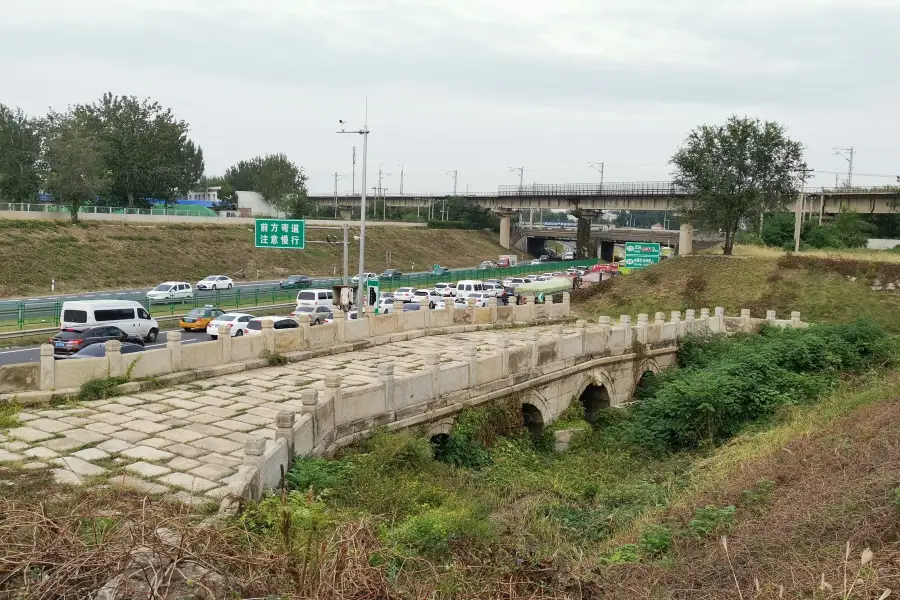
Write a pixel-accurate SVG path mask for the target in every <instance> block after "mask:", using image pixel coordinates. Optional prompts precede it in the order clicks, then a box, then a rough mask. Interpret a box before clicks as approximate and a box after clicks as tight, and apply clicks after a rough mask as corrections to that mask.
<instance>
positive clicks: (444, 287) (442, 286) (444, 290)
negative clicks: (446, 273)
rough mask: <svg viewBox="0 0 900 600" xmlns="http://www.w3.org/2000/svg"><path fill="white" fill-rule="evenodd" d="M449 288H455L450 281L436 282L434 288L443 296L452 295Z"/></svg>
mask: <svg viewBox="0 0 900 600" xmlns="http://www.w3.org/2000/svg"><path fill="white" fill-rule="evenodd" d="M448 288H449V290H453V288H451V287H450V284H449V283H436V284H434V290H435V291H436V292H437V293H438V294H440V295H441V296H450V295H451V293H450V291H448Z"/></svg>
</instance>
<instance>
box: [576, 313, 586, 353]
mask: <svg viewBox="0 0 900 600" xmlns="http://www.w3.org/2000/svg"><path fill="white" fill-rule="evenodd" d="M575 333H577V334H578V338H579V339H580V340H581V342H580V343H581V348H580V350H579V352H578V354H579V355H582V354H584V352H585V345H586V344H585V341H586V340H585V338H586V337H587V321H585V320H584V319H578V320H577V321H575Z"/></svg>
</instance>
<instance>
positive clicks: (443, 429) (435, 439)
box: [425, 419, 454, 456]
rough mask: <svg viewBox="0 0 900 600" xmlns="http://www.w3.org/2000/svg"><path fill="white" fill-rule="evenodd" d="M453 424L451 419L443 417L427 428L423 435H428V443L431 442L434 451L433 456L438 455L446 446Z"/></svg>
mask: <svg viewBox="0 0 900 600" xmlns="http://www.w3.org/2000/svg"><path fill="white" fill-rule="evenodd" d="M453 424H454V420H453V419H443V420H441V421H438V422H437V423H435V424H434V425H432V426H431V427H429V428H428V431H427V432H426V434H425V435H426V436H427V437H428V441H429V443H431V449H432V450H433V451H434V455H435V456H440V455H441V452H443V450H444V448H445V447H446V446H447V442H449V441H450V432H451V431H453Z"/></svg>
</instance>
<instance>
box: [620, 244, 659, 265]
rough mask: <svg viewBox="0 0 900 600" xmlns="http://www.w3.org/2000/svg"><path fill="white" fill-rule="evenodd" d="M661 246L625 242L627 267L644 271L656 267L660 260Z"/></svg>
mask: <svg viewBox="0 0 900 600" xmlns="http://www.w3.org/2000/svg"><path fill="white" fill-rule="evenodd" d="M660 254H661V251H660V247H659V244H656V243H651V242H625V266H626V267H628V268H629V269H643V268H644V267H649V266H650V265H655V264H656V263H658V262H659V258H660Z"/></svg>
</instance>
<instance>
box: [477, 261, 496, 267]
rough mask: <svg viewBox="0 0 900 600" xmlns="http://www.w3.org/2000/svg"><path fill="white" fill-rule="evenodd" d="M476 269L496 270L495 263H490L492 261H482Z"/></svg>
mask: <svg viewBox="0 0 900 600" xmlns="http://www.w3.org/2000/svg"><path fill="white" fill-rule="evenodd" d="M478 268H479V269H496V268H497V263H495V262H494V261H492V260H483V261H481V263H480V264H479V265H478Z"/></svg>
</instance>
